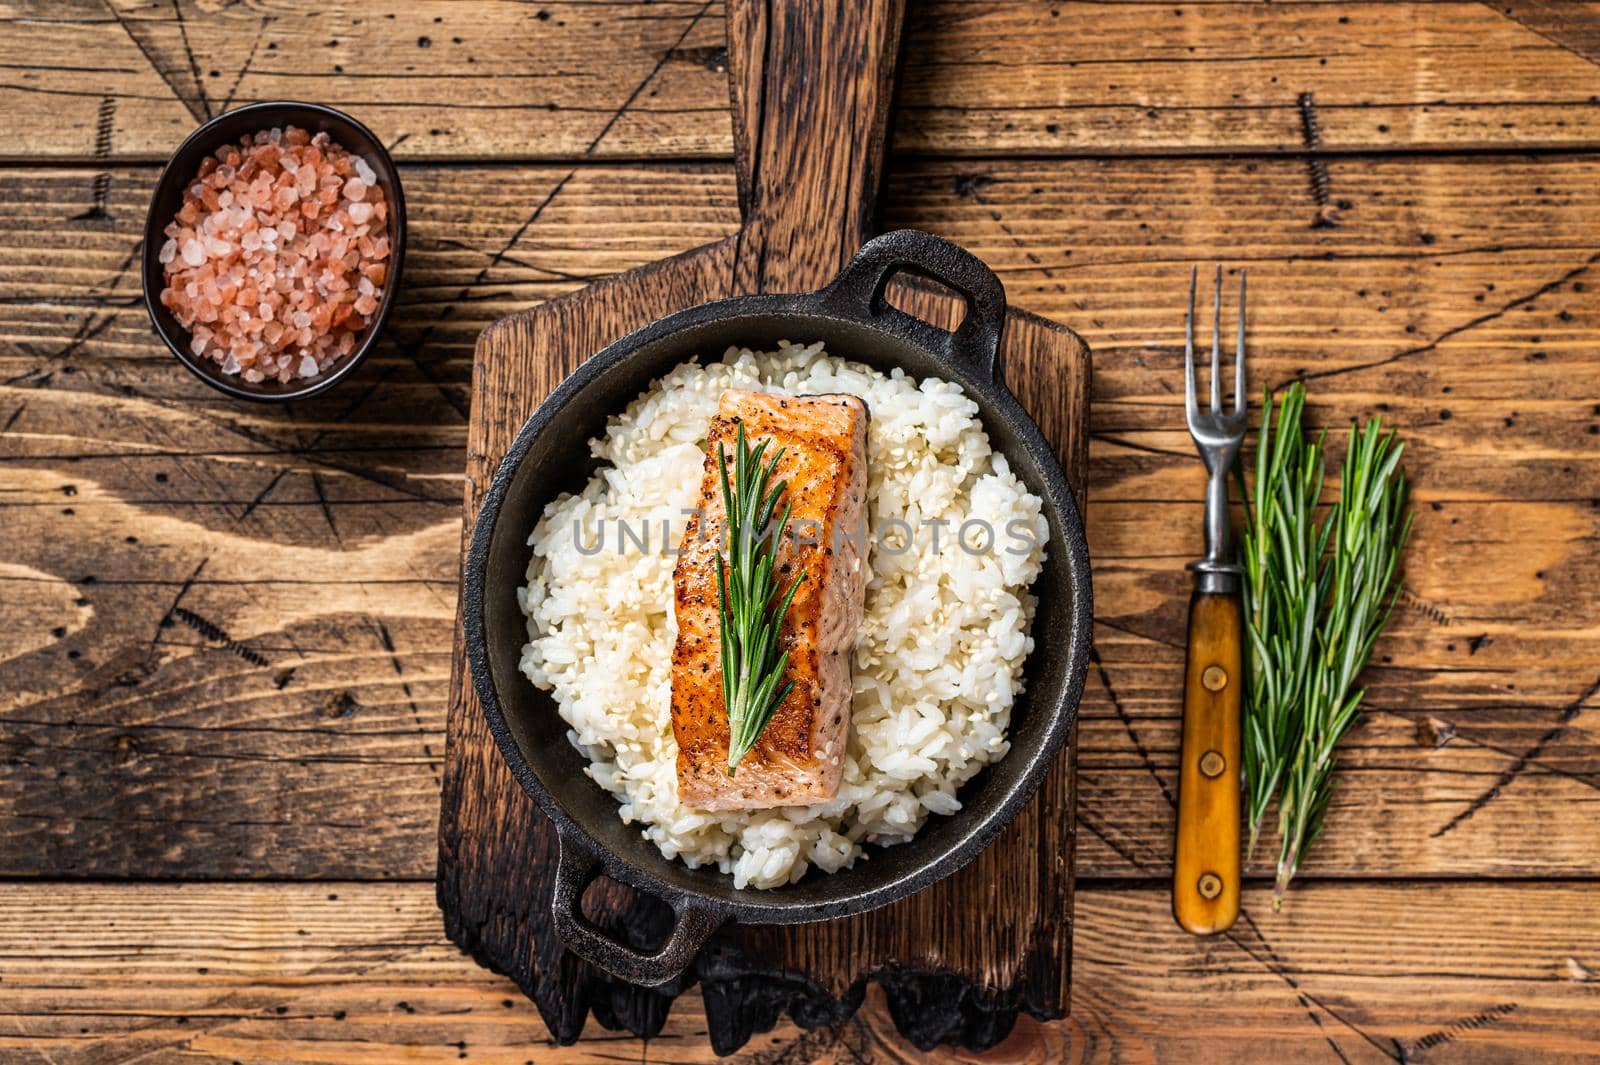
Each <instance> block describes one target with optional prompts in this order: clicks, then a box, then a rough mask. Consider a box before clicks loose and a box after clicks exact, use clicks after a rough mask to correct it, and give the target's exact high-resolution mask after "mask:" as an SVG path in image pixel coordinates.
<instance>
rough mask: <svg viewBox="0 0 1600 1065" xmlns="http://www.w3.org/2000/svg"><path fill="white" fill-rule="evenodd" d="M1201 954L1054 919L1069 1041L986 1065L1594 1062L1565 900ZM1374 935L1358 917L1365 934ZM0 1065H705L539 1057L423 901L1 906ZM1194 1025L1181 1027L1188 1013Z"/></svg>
mask: <svg viewBox="0 0 1600 1065" xmlns="http://www.w3.org/2000/svg"><path fill="white" fill-rule="evenodd" d="M1245 911H1246V918H1245V919H1244V920H1242V921H1241V922H1240V923H1239V925H1237V926H1236V927H1235V928H1234V929H1233V931H1231V932H1230V933H1228V934H1227V935H1225V936H1219V937H1216V938H1213V939H1195V938H1192V937H1190V936H1187V935H1185V934H1183V933H1182V932H1180V931H1179V930H1178V928H1177V927H1176V925H1174V924H1173V923H1172V920H1171V917H1170V915H1169V913H1168V899H1167V895H1166V892H1165V891H1164V890H1163V889H1161V888H1152V887H1133V886H1130V885H1116V886H1111V887H1106V886H1099V887H1085V888H1083V889H1082V890H1080V891H1079V893H1078V899H1077V913H1078V924H1079V932H1078V936H1077V941H1076V949H1075V957H1074V961H1075V965H1074V968H1075V970H1076V972H1075V978H1074V999H1073V1008H1072V1016H1071V1018H1070V1019H1069V1020H1068V1021H1067V1022H1065V1023H1064V1024H1061V1025H1041V1024H1039V1023H1037V1022H1034V1021H1031V1020H1029V1019H1027V1018H1023V1019H1022V1020H1021V1021H1019V1023H1018V1026H1017V1029H1016V1030H1015V1032H1014V1033H1013V1034H1012V1036H1011V1037H1010V1038H1009V1039H1008V1040H1007V1041H1006V1042H1005V1043H1003V1044H1002V1045H1001V1046H1000V1047H999V1048H997V1049H996V1050H994V1051H991V1052H989V1053H986V1054H985V1055H983V1060H984V1061H986V1062H993V1063H1001V1062H1015V1063H1021V1062H1041V1063H1042V1062H1047V1061H1061V1060H1066V1059H1067V1056H1068V1055H1069V1054H1070V1060H1074V1061H1096V1062H1099V1061H1107V1062H1109V1061H1143V1060H1159V1061H1186V1062H1221V1061H1244V1060H1249V1061H1272V1062H1283V1063H1293V1062H1302V1061H1305V1062H1321V1061H1326V1060H1328V1059H1329V1058H1330V1056H1334V1055H1337V1056H1338V1057H1340V1058H1342V1059H1343V1060H1345V1061H1348V1062H1352V1063H1365V1062H1380V1063H1381V1062H1385V1061H1394V1060H1410V1061H1427V1060H1433V1059H1434V1058H1435V1057H1437V1058H1438V1059H1439V1060H1446V1059H1449V1060H1463V1059H1470V1060H1477V1061H1488V1060H1497V1061H1527V1060H1532V1059H1533V1058H1535V1057H1537V1058H1538V1060H1540V1061H1541V1062H1564V1061H1572V1062H1576V1061H1584V1060H1592V1056H1593V1055H1594V1054H1596V1053H1600V1042H1597V1038H1600V1037H1597V1035H1596V1033H1595V1031H1594V1030H1593V1025H1592V1024H1590V1023H1588V1022H1589V1021H1590V1020H1592V1018H1593V1016H1594V1011H1595V1008H1596V1002H1597V996H1600V984H1597V983H1596V980H1597V979H1600V912H1597V911H1596V909H1595V908H1594V907H1593V906H1592V905H1588V904H1587V900H1586V896H1585V894H1584V892H1582V891H1575V890H1573V888H1572V887H1571V886H1570V885H1566V884H1554V883H1537V882H1523V883H1510V884H1454V883H1407V884H1381V883H1347V884H1331V883H1324V884H1308V885H1306V886H1304V887H1302V888H1297V890H1296V894H1295V897H1294V901H1293V903H1292V905H1291V908H1290V909H1289V910H1288V911H1286V912H1285V913H1282V914H1272V913H1271V912H1270V906H1269V905H1268V901H1267V894H1266V891H1265V889H1261V890H1255V891H1251V892H1247V895H1246V901H1245ZM1378 915H1381V916H1378ZM0 943H5V944H8V946H7V947H5V948H4V949H3V951H0V960H3V965H4V980H3V983H0V1056H4V1057H7V1059H8V1060H10V1059H11V1057H12V1056H13V1055H15V1056H18V1057H19V1058H20V1059H21V1060H26V1059H27V1057H28V1056H34V1057H38V1058H39V1059H40V1060H44V1061H59V1062H67V1061H76V1060H81V1059H87V1058H90V1057H94V1058H95V1059H96V1060H98V1059H99V1058H101V1057H106V1058H110V1057H115V1058H117V1059H118V1060H125V1059H133V1058H138V1059H140V1060H155V1061H178V1060H185V1061H186V1060H193V1059H203V1060H222V1061H229V1060H231V1061H238V1062H296V1063H300V1065H311V1063H329V1065H333V1063H341V1065H343V1063H380V1062H392V1061H396V1060H401V1059H404V1060H406V1061H416V1062H441V1063H443V1062H455V1061H460V1060H468V1061H476V1062H488V1063H501V1062H504V1063H519V1062H526V1061H530V1060H531V1061H537V1062H539V1063H540V1065H556V1063H561V1062H580V1061H593V1060H596V1059H597V1057H599V1056H601V1055H603V1056H604V1057H605V1058H606V1059H607V1060H619V1061H672V1062H680V1063H690V1062H700V1061H707V1062H709V1061H712V1060H714V1059H713V1058H712V1055H711V1052H710V1050H709V1049H708V1048H707V1046H706V1043H705V1035H704V1031H703V1022H702V1019H701V1013H700V1006H699V1003H698V1002H697V1001H695V996H694V995H690V996H688V997H687V998H686V999H685V1000H684V1001H682V1002H680V1003H679V1005H678V1006H677V1008H675V1010H674V1011H673V1014H672V1016H671V1018H670V1019H669V1021H668V1023H667V1026H666V1028H665V1030H664V1031H663V1032H662V1034H661V1035H660V1036H659V1037H658V1038H656V1039H653V1040H651V1041H649V1043H647V1044H646V1043H641V1042H640V1041H638V1040H635V1039H632V1038H627V1037H621V1036H617V1035H615V1034H612V1033H607V1032H605V1031H604V1030H602V1029H600V1028H598V1026H594V1027H592V1029H591V1031H590V1032H588V1033H587V1034H586V1037H585V1039H584V1040H583V1042H582V1043H580V1044H579V1045H578V1046H574V1047H564V1048H562V1047H555V1046H551V1045H549V1044H548V1043H547V1042H546V1041H545V1034H544V1030H543V1028H542V1027H541V1025H540V1023H539V1020H538V1014H537V1013H536V1012H535V1011H534V1009H533V1007H532V1006H531V1005H530V1004H529V1003H528V1002H526V1001H525V1000H524V999H522V998H521V996H520V995H518V994H517V993H516V989H515V988H514V987H513V986H512V985H511V984H510V982H509V981H506V980H504V979H502V978H499V977H496V976H494V975H492V974H490V973H487V972H485V971H483V970H482V969H480V968H478V967H477V966H475V965H474V964H473V963H472V962H471V961H470V960H469V959H467V958H464V957H462V956H461V955H460V954H459V953H457V951H456V950H455V948H454V947H453V946H451V945H450V944H449V943H448V942H446V941H445V940H444V938H443V936H442V934H441V932H440V929H439V917H438V911H437V910H436V909H435V907H434V901H433V891H432V887H431V885H430V884H427V883H394V884H351V883H338V882H329V883H307V884H283V883H279V884H203V883H191V884H183V885H176V884H126V885H105V884H28V883H15V882H13V883H8V884H3V885H0ZM1197 1003H1201V1004H1203V1005H1202V1006H1200V1007H1197V1005H1196V1004H1197ZM732 1060H733V1061H736V1062H743V1063H746V1065H756V1063H758V1062H759V1063H770V1062H779V1061H796V1062H819V1063H821V1062H861V1061H864V1060H867V1061H880V1062H903V1063H908V1065H909V1063H912V1062H923V1061H934V1062H937V1061H946V1062H958V1061H970V1060H972V1059H971V1057H970V1055H964V1054H960V1053H955V1052H947V1051H941V1052H936V1053H934V1054H930V1055H925V1054H922V1053H920V1052H918V1051H916V1050H915V1049H914V1048H912V1047H911V1046H909V1045H908V1044H906V1043H905V1042H904V1041H903V1040H902V1039H900V1037H899V1036H898V1035H897V1034H896V1033H895V1031H894V1027H893V1025H892V1024H891V1023H890V1022H889V1020H888V1017H887V1016H886V1013H885V1011H884V1008H883V1004H882V1001H881V999H880V998H878V997H877V996H875V995H874V996H873V997H872V999H871V1000H870V1001H869V1005H868V1007H867V1008H866V1009H864V1010H863V1011H862V1013H861V1014H860V1015H859V1016H858V1018H856V1019H854V1020H852V1021H849V1022H846V1023H845V1024H843V1025H841V1026H838V1027H835V1028H825V1029H820V1030H818V1031H815V1032H810V1033H807V1032H802V1031H800V1030H799V1029H797V1028H795V1027H794V1026H793V1025H791V1024H783V1025H781V1026H780V1027H779V1028H778V1029H777V1030H776V1031H774V1032H772V1033H771V1034H770V1035H767V1036H763V1037H758V1038H757V1039H756V1040H755V1041H753V1042H752V1044H751V1046H750V1047H749V1048H748V1049H747V1050H745V1051H744V1052H743V1053H742V1054H741V1055H739V1056H737V1057H735V1058H733V1059H732Z"/></svg>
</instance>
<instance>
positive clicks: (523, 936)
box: [437, 868, 694, 1046]
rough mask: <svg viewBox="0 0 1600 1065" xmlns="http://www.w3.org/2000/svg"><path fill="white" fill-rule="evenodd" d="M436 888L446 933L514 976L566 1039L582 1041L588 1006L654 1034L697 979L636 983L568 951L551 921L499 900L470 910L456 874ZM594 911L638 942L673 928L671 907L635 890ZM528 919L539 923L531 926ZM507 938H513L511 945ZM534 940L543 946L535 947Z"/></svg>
mask: <svg viewBox="0 0 1600 1065" xmlns="http://www.w3.org/2000/svg"><path fill="white" fill-rule="evenodd" d="M443 872H444V870H443V869H442V868H441V873H443ZM437 896H438V901H439V907H440V909H441V910H443V912H444V914H445V921H444V925H445V928H444V930H445V935H446V936H447V937H448V938H449V939H450V941H451V942H452V943H454V944H455V945H456V946H458V947H460V948H461V950H462V951H463V952H465V953H466V954H467V955H468V956H470V957H471V958H472V960H473V961H475V962H477V963H478V964H479V965H481V966H483V967H484V968H486V969H489V970H490V971H492V972H496V973H499V974H500V975H501V976H505V977H509V978H510V979H511V980H512V981H513V982H514V983H515V984H516V985H517V987H518V988H519V989H521V991H522V993H523V994H524V995H526V996H527V997H528V998H529V999H530V1000H531V1001H532V1002H533V1004H534V1006H535V1007H537V1009H538V1010H539V1016H540V1018H541V1019H543V1021H544V1025H545V1027H546V1028H547V1029H549V1031H550V1036H551V1038H552V1039H554V1040H555V1041H556V1042H557V1043H559V1044H560V1045H562V1046H570V1045H571V1044H573V1043H575V1042H577V1041H578V1037H579V1036H581V1035H582V1034H583V1029H584V1026H585V1025H586V1023H587V1022H588V1018H589V1014H590V1013H593V1014H594V1018H595V1020H596V1021H598V1022H599V1023H600V1024H601V1025H602V1026H603V1027H605V1028H609V1029H612V1030H613V1031H616V1030H625V1031H628V1032H631V1033H633V1034H634V1035H637V1036H639V1037H641V1038H644V1039H649V1038H651V1037H653V1036H655V1035H657V1034H659V1033H660V1031H661V1029H662V1026H663V1025H665V1024H666V1021H667V1014H668V1013H669V1012H670V1011H671V1009H672V1003H673V1002H674V1001H675V1000H676V999H677V997H678V996H679V995H681V994H682V993H683V992H684V991H686V990H688V989H689V988H690V987H692V986H693V984H694V978H693V977H692V976H684V977H680V978H679V979H677V980H674V981H673V982H671V983H668V984H663V985H662V986H660V987H636V986H634V985H632V984H628V983H624V982H623V981H621V980H617V979H614V978H612V977H610V976H607V975H606V974H604V973H602V972H599V971H598V970H596V969H594V968H592V967H591V966H589V965H586V964H584V963H583V962H582V961H580V960H579V959H578V958H577V957H576V956H574V955H571V954H568V953H567V952H566V951H565V950H564V949H563V948H562V947H561V946H560V944H559V943H558V942H557V941H556V938H555V936H554V935H553V934H551V932H550V928H549V923H548V921H540V920H539V918H538V917H537V916H534V915H531V914H529V913H526V912H516V911H513V910H511V909H505V908H500V907H495V908H493V910H481V911H480V910H479V909H478V908H473V912H468V909H469V907H468V906H467V905H466V902H467V899H466V898H464V897H463V896H462V895H461V893H459V892H458V891H456V890H455V878H454V877H452V876H449V875H441V876H440V877H439V880H438V887H437ZM474 897H475V898H476V896H474ZM548 909H549V902H548V901H546V902H545V903H544V905H543V907H542V908H540V909H539V910H538V911H536V912H538V913H540V914H541V915H542V914H544V913H547V912H548ZM591 916H593V917H594V919H595V923H596V924H597V925H599V926H600V927H601V928H602V929H604V930H605V931H607V932H608V933H610V934H611V935H614V936H616V937H617V938H618V939H620V940H622V941H623V942H625V943H627V944H628V945H629V946H631V947H633V948H635V949H637V950H643V951H653V950H656V949H658V948H659V947H660V946H661V944H662V943H664V942H666V939H667V935H668V933H669V932H670V931H671V930H672V921H673V915H672V910H671V909H670V908H669V907H668V906H667V905H666V904H665V903H661V902H659V901H657V900H655V899H651V898H648V897H638V898H636V899H635V900H634V903H633V904H632V905H629V906H627V907H624V908H623V909H622V910H621V912H620V913H606V914H592V915H591ZM530 923H531V924H536V925H539V926H540V927H538V928H537V929H530V927H529V925H530ZM508 943H510V944H515V946H514V947H512V948H511V950H509V951H507V949H506V944H508ZM531 943H537V944H539V945H540V947H541V948H542V949H538V950H537V951H536V952H531V951H530V950H529V945H530V944H531Z"/></svg>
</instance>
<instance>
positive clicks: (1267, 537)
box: [1241, 384, 1332, 854]
mask: <svg viewBox="0 0 1600 1065" xmlns="http://www.w3.org/2000/svg"><path fill="white" fill-rule="evenodd" d="M1304 409H1305V389H1304V388H1303V387H1301V386H1300V385H1298V384H1296V385H1295V386H1293V387H1292V388H1290V389H1289V391H1288V393H1287V394H1286V395H1285V396H1284V397H1283V403H1282V405H1281V406H1280V407H1279V408H1278V412H1277V413H1278V424H1277V429H1276V432H1274V429H1273V424H1272V416H1273V407H1272V396H1271V394H1270V393H1269V394H1268V395H1266V396H1265V397H1264V398H1263V399H1262V404H1261V429H1260V431H1259V432H1258V433H1257V435H1256V479H1255V483H1256V497H1255V505H1254V506H1252V507H1247V508H1246V509H1245V529H1244V536H1243V538H1242V542H1241V547H1242V551H1241V553H1242V555H1243V560H1242V561H1243V566H1244V572H1245V581H1244V607H1245V618H1246V626H1245V629H1246V634H1247V636H1248V638H1249V646H1248V648H1247V649H1246V650H1247V652H1248V655H1249V665H1250V684H1249V685H1248V694H1249V706H1248V710H1247V712H1246V713H1245V719H1244V780H1245V815H1246V822H1247V824H1248V825H1249V848H1248V851H1247V853H1249V854H1254V853H1255V849H1256V840H1257V839H1258V838H1259V836H1260V833H1261V824H1262V821H1263V820H1264V819H1265V818H1266V814H1267V808H1268V806H1270V805H1271V803H1272V799H1273V796H1274V795H1276V794H1277V792H1278V785H1279V783H1280V782H1281V780H1282V777H1283V771H1284V768H1285V767H1286V766H1287V765H1288V764H1289V762H1290V761H1291V759H1292V758H1293V757H1294V751H1295V747H1296V745H1297V744H1298V743H1299V742H1300V726H1301V720H1300V714H1299V710H1300V706H1301V702H1302V698H1303V695H1304V691H1305V682H1306V677H1307V675H1308V674H1309V672H1310V665H1311V659H1312V656H1313V654H1314V653H1315V640H1316V629H1317V615H1318V611H1317V604H1318V603H1319V602H1321V600H1322V596H1321V594H1320V593H1319V590H1318V588H1319V585H1318V582H1319V579H1320V576H1321V574H1320V572H1319V570H1320V565H1319V563H1320V560H1321V558H1322V554H1323V551H1324V549H1325V547H1326V545H1327V537H1328V533H1329V531H1330V530H1331V528H1332V526H1331V525H1326V524H1325V525H1324V526H1323V528H1322V529H1321V531H1320V532H1319V531H1318V530H1317V528H1316V522H1315V517H1316V507H1317V500H1318V499H1319V497H1320V496H1321V495H1322V479H1323V448H1322V444H1323V437H1322V436H1318V438H1317V439H1316V441H1315V442H1313V443H1309V444H1308V443H1307V442H1306V440H1305V437H1304V434H1303V432H1302V430H1301V427H1300V416H1301V413H1302V412H1303V411H1304ZM1245 498H1246V499H1248V498H1250V497H1249V495H1248V494H1245Z"/></svg>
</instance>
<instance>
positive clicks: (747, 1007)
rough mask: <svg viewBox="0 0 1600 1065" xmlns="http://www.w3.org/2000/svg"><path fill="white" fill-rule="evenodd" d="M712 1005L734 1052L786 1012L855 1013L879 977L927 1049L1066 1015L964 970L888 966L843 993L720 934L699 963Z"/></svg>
mask: <svg viewBox="0 0 1600 1065" xmlns="http://www.w3.org/2000/svg"><path fill="white" fill-rule="evenodd" d="M696 971H697V973H698V975H699V979H700V985H701V996H702V998H703V1000H704V1003H705V1011H706V1027H707V1030H708V1034H709V1036H710V1040H711V1047H712V1049H713V1050H714V1051H716V1053H718V1054H731V1053H733V1052H734V1051H736V1050H738V1049H740V1048H741V1047H743V1046H744V1045H745V1043H747V1042H748V1041H749V1040H750V1038H751V1037H752V1036H754V1035H758V1034H760V1033H762V1032H768V1031H771V1030H772V1029H773V1028H774V1027H775V1026H776V1025H777V1024H778V1022H779V1021H781V1020H782V1019H783V1015H784V1014H785V1013H787V1014H788V1015H789V1017H790V1018H791V1019H792V1020H793V1021H794V1022H795V1024H797V1025H799V1026H800V1027H801V1028H807V1029H810V1028H821V1027H824V1026H826V1025H830V1024H838V1023H839V1022H841V1021H844V1020H847V1019H848V1018H849V1017H851V1016H852V1015H853V1014H854V1013H855V1012H856V1010H857V1009H859V1008H860V1006H861V1003H862V1001H863V1000H864V999H865V997H866V991H867V985H868V984H869V983H871V982H873V981H876V982H877V984H878V986H879V987H881V988H883V991H884V996H885V998H886V999H887V1001H888V1006H889V1015H890V1017H891V1018H892V1019H893V1021H894V1023H895V1027H896V1028H898V1029H899V1030H900V1034H901V1035H903V1036H905V1037H906V1038H907V1039H908V1040H910V1041H911V1042H912V1043H913V1044H914V1045H915V1046H916V1047H917V1048H918V1049H919V1050H923V1051H929V1050H932V1049H933V1048H934V1047H936V1046H940V1045H950V1046H956V1047H960V1048H962V1049H964V1050H971V1051H981V1050H987V1049H989V1048H990V1047H993V1046H995V1045H996V1044H998V1043H999V1042H1000V1041H1001V1040H1003V1039H1005V1037H1006V1036H1008V1035H1010V1034H1011V1029H1012V1027H1013V1026H1014V1025H1015V1024H1016V1022H1017V1015H1018V1014H1019V1013H1022V1012H1026V1013H1028V1014H1030V1015H1031V1016H1033V1017H1035V1018H1037V1019H1039V1020H1041V1021H1049V1020H1058V1019H1060V1017H1061V1013H1060V1012H1059V1011H1056V1010H1054V1009H1050V1008H1046V1007H1043V1006H1041V1005H1039V1004H1038V1003H1036V1002H1033V1001H1018V999H1017V997H1016V996H1013V995H1007V994H1004V993H1000V994H998V995H990V994H989V993H986V992H985V991H984V990H983V989H980V988H978V987H976V986H975V985H974V984H973V983H972V981H971V980H969V979H968V978H967V977H965V976H962V975H961V974H959V973H952V972H935V971H929V970H924V969H914V968H904V969H889V968H884V969H881V970H879V971H877V972H875V973H872V974H870V975H869V976H864V977H863V978H861V979H860V980H857V981H856V982H855V983H854V984H852V985H851V987H850V988H849V990H848V991H846V992H845V994H844V995H843V996H841V997H840V998H838V999H835V998H834V997H833V996H831V995H830V994H828V993H827V992H826V991H824V990H823V989H822V988H821V987H820V986H819V985H818V984H816V983H815V982H814V981H812V980H810V979H807V978H806V977H805V976H803V975H801V974H799V973H795V972H774V971H772V970H770V969H763V968H761V967H760V966H757V965H753V964H751V963H750V962H749V961H748V960H747V959H746V958H744V957H743V956H742V954H741V952H740V951H739V949H738V947H737V946H735V945H733V944H731V943H727V942H724V941H722V940H721V939H720V938H718V939H713V940H712V941H711V942H710V943H709V944H707V946H706V947H705V948H703V949H702V950H701V952H700V958H699V961H698V963H697V965H696Z"/></svg>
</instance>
